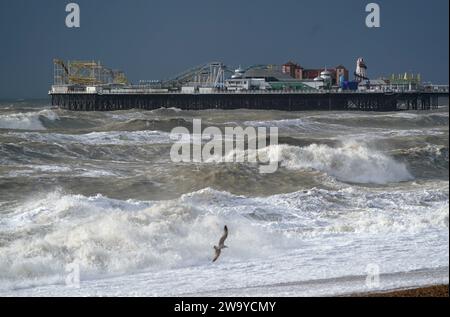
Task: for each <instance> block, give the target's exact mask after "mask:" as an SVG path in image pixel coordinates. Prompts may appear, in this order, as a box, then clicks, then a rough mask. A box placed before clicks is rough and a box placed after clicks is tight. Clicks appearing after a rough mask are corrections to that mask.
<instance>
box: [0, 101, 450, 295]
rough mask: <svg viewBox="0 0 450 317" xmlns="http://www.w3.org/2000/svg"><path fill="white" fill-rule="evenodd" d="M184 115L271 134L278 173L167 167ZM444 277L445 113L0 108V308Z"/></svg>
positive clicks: (251, 165) (333, 290) (309, 291)
mask: <svg viewBox="0 0 450 317" xmlns="http://www.w3.org/2000/svg"><path fill="white" fill-rule="evenodd" d="M194 119H201V120H202V125H203V126H204V127H208V126H214V127H218V128H219V129H221V130H223V129H224V128H225V127H243V128H245V127H267V128H269V127H277V128H278V133H279V135H278V144H270V145H267V147H266V148H264V149H263V150H264V151H266V152H267V153H272V154H274V153H275V154H277V155H278V157H279V158H280V161H279V167H278V169H277V170H276V172H274V173H268V174H262V173H260V169H259V165H260V164H259V163H257V162H247V161H245V162H233V163H231V162H229V163H221V162H211V161H206V162H173V160H172V159H171V156H170V151H171V148H172V146H173V144H174V142H175V141H174V139H173V138H171V131H172V129H173V128H175V127H185V128H187V129H189V130H191V129H192V124H193V120H194ZM243 151H244V153H241V154H243V155H246V154H248V155H249V153H245V151H247V150H246V149H244V150H243ZM227 154H229V153H223V155H224V156H226V155H227ZM224 225H227V226H228V229H229V235H228V239H227V240H226V245H227V246H228V248H227V249H224V250H223V251H222V254H221V256H220V258H219V259H218V260H217V261H216V262H214V263H213V262H212V261H211V260H212V258H213V255H214V249H213V246H214V245H215V244H217V243H218V240H219V238H220V236H221V235H222V231H223V227H224ZM448 272H449V108H448V102H447V105H442V106H441V107H440V108H439V109H437V110H431V111H419V112H416V111H404V112H388V113H377V112H373V113H372V112H314V111H313V112H283V111H267V110H264V111H255V110H245V109H242V110H203V111H185V110H180V109H176V108H169V109H157V110H153V111H141V110H127V111H116V112H71V111H66V110H62V109H58V108H53V107H51V106H50V101H49V100H47V99H44V100H6V101H0V296H339V295H344V296H345V295H349V294H353V293H361V292H371V291H384V290H392V289H398V288H410V287H417V286H426V285H434V284H448Z"/></svg>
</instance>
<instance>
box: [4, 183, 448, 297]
mask: <svg viewBox="0 0 450 317" xmlns="http://www.w3.org/2000/svg"><path fill="white" fill-rule="evenodd" d="M393 211H395V212H393ZM224 224H227V225H228V226H229V228H230V232H231V234H230V237H229V239H228V240H227V244H228V245H229V246H230V249H228V253H227V255H228V256H227V258H225V259H223V261H225V262H229V261H242V260H248V259H251V258H258V257H264V256H267V255H269V254H270V255H271V256H273V255H274V254H277V253H278V252H286V251H289V250H293V249H295V248H298V247H299V246H301V244H302V243H304V242H302V241H304V239H307V238H314V237H317V238H320V237H321V236H323V235H333V234H355V233H356V234H359V233H362V234H369V233H375V234H380V233H381V234H383V233H389V232H396V231H400V232H403V231H410V232H419V233H420V232H421V230H426V229H428V228H430V227H439V228H448V187H447V189H446V190H444V191H439V190H424V191H422V192H420V193H418V192H416V191H401V190H398V191H389V192H385V191H380V192H367V191H363V190H356V189H353V188H344V189H342V190H338V191H328V190H324V189H312V190H309V191H301V192H295V193H290V194H280V195H274V196H269V197H261V198H248V197H245V196H236V195H232V194H230V193H227V192H219V191H216V190H213V189H210V188H206V189H203V190H200V191H197V192H193V193H190V194H186V195H183V196H181V197H180V198H178V199H174V200H169V201H137V200H116V199H110V198H107V197H104V196H102V195H96V196H92V197H86V196H83V195H70V194H65V193H62V192H53V193H50V194H47V195H45V196H41V197H36V198H35V199H33V200H30V201H28V202H24V203H22V204H20V205H18V206H16V208H15V209H13V212H11V213H7V214H4V217H2V218H0V229H1V231H0V232H1V234H0V285H2V288H5V287H6V288H8V287H24V286H32V285H42V284H48V283H62V282H63V281H64V278H63V275H64V269H65V265H67V264H69V263H74V262H75V263H78V264H79V265H80V268H81V274H82V279H83V280H85V279H95V278H98V277H99V276H100V275H101V276H105V275H106V276H108V275H121V274H129V273H132V272H142V271H149V270H151V271H153V270H158V269H162V268H164V269H167V268H176V267H186V266H192V265H201V264H205V263H208V262H209V261H210V260H211V251H212V245H213V244H214V242H216V240H217V236H218V233H219V232H221V230H222V229H221V228H222V226H223V225H224ZM319 241H320V240H319Z"/></svg>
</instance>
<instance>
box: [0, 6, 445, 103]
mask: <svg viewBox="0 0 450 317" xmlns="http://www.w3.org/2000/svg"><path fill="white" fill-rule="evenodd" d="M69 2H71V1H58V0H40V1H26V0H0V39H1V40H0V99H3V98H29V97H42V96H45V95H46V93H47V91H48V88H49V86H50V85H51V82H52V74H53V73H52V72H53V66H52V59H53V58H54V57H59V58H62V59H65V60H67V59H89V60H92V59H95V60H100V61H102V62H103V63H104V64H106V65H108V66H110V67H112V68H119V69H122V70H124V71H125V72H126V74H127V76H128V78H129V79H130V80H132V81H134V82H136V81H138V80H139V79H160V78H167V77H170V76H171V75H173V74H176V73H179V72H181V71H183V70H184V69H186V68H189V67H191V66H195V65H198V64H202V63H205V62H208V61H217V60H220V61H223V62H225V63H226V64H227V65H232V66H234V65H239V64H242V65H252V64H266V63H270V64H281V63H284V62H287V61H288V60H293V61H296V62H298V63H300V64H301V65H302V66H304V67H325V66H329V67H331V66H336V65H338V64H343V65H345V66H346V67H348V68H349V69H350V70H351V71H352V72H353V70H354V67H355V61H356V58H357V57H359V56H362V57H364V58H365V60H366V62H367V64H368V67H369V76H370V77H372V78H376V77H379V76H381V75H385V76H388V75H390V74H391V73H404V72H406V71H407V72H414V73H421V74H422V78H423V79H424V80H427V81H433V82H435V83H445V84H447V83H448V77H449V76H448V69H449V19H448V14H449V13H448V12H449V1H448V0H432V1H424V0H412V1H411V0H389V1H387V0H383V1H373V2H377V3H379V4H380V6H381V24H382V25H381V28H380V29H368V28H367V27H366V26H365V17H366V13H365V11H364V8H365V6H366V4H367V3H369V2H372V1H362V0H341V1H334V0H318V1H317V0H316V1H311V0H308V1H299V0H297V1H295V0H277V1H274V0H270V1H266V0H258V1H255V0H252V1H249V0H247V1H243V0H226V1H215V0H180V1H177V0H157V1H153V0H148V1H145V0H127V1H125V0H79V1H73V2H76V3H78V4H79V5H80V8H81V28H79V29H69V28H66V26H65V18H66V15H67V13H66V12H65V6H66V4H67V3H69Z"/></svg>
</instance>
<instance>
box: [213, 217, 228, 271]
mask: <svg viewBox="0 0 450 317" xmlns="http://www.w3.org/2000/svg"><path fill="white" fill-rule="evenodd" d="M227 237H228V227H227V226H225V227H224V228H223V235H222V237H221V238H220V240H219V246H214V250H215V251H216V253H215V255H214V259H213V260H212V261H213V262H216V260H217V259H218V258H219V256H220V253H221V252H222V249H225V248H228V247H227V246H226V245H225V240H226V239H227Z"/></svg>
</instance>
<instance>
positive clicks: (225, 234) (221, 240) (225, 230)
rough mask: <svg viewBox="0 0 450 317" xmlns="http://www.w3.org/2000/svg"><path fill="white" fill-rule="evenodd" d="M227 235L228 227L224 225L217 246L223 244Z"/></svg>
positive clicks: (220, 246) (221, 246)
mask: <svg viewBox="0 0 450 317" xmlns="http://www.w3.org/2000/svg"><path fill="white" fill-rule="evenodd" d="M227 237H228V227H227V226H225V227H224V228H223V235H222V237H221V238H220V240H219V248H223V246H224V245H225V240H226V239H227Z"/></svg>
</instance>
